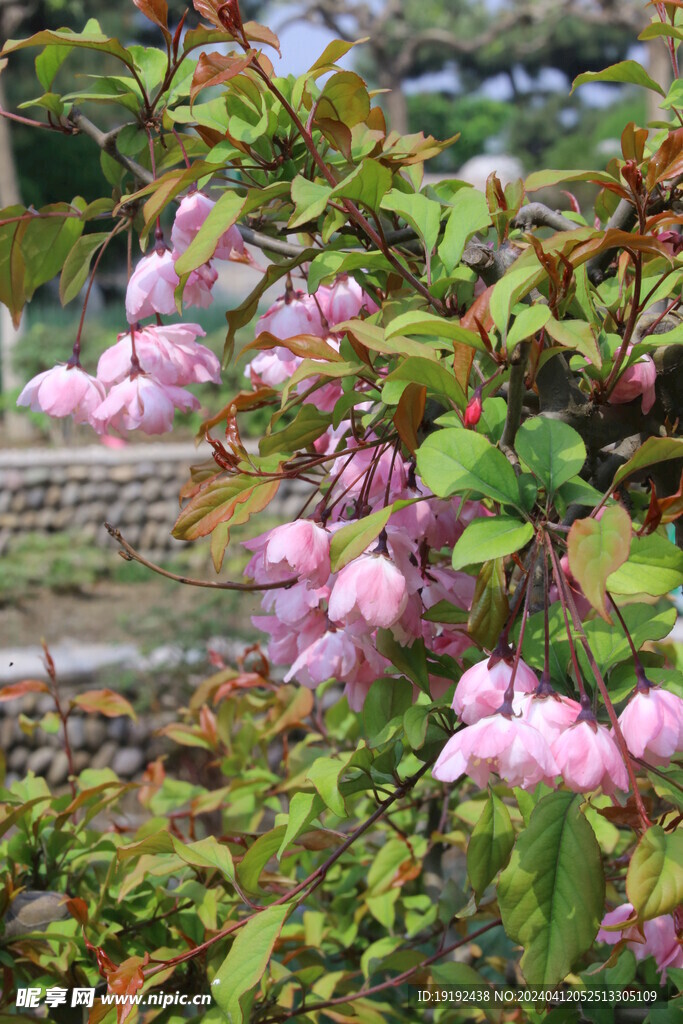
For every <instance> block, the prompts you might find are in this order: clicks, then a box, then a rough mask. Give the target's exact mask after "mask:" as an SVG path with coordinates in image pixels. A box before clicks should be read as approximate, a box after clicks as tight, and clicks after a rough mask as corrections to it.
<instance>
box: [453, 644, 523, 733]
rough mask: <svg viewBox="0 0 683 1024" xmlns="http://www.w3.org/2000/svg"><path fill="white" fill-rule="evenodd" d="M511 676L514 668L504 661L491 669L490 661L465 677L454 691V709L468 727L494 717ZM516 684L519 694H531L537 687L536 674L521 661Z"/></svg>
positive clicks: (475, 666)
mask: <svg viewBox="0 0 683 1024" xmlns="http://www.w3.org/2000/svg"><path fill="white" fill-rule="evenodd" d="M511 676H512V665H511V664H508V663H507V662H506V661H503V660H502V659H501V660H500V661H496V663H495V664H494V665H491V666H490V659H489V658H486V659H484V661H479V662H477V664H476V665H472V667H471V668H468V669H467V671H466V672H464V673H463V674H462V676H461V678H460V682H459V683H458V685H457V687H456V689H455V696H454V697H453V710H454V711H455V713H456V714H457V715H458V717H459V718H461V719H462V721H463V722H466V723H467V725H473V724H474V723H475V722H478V721H479V719H480V718H484V717H485V716H486V715H492V714H493V713H494V712H495V711H497V710H498V708H499V707H500V706H501V704H502V703H503V695H504V693H505V691H506V690H507V688H508V684H509V682H510V677H511ZM514 685H515V690H516V691H517V692H518V693H531V692H532V691H533V690H535V689H536V687H537V686H538V677H537V676H536V674H535V672H534V671H533V670H532V669H530V668H529V666H528V665H527V664H526V663H525V662H524V661H522V659H521V658H520V659H519V665H518V666H517V675H516V676H515V684H514Z"/></svg>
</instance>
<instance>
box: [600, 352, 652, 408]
mask: <svg viewBox="0 0 683 1024" xmlns="http://www.w3.org/2000/svg"><path fill="white" fill-rule="evenodd" d="M632 348H633V346H629V348H628V354H629V355H630V353H631V350H632ZM656 379H657V369H656V367H655V364H654V363H653V361H652V359H651V357H650V356H648V355H646V354H644V355H642V356H641V357H640V358H639V359H638V360H637V362H635V363H631V365H630V366H629V367H627V369H626V370H624V372H623V373H622V374H621V376H620V377H619V379H618V381H617V383H616V384H615V386H614V389H613V391H612V393H611V394H610V396H609V399H608V401H609V402H611V403H612V405H623V404H624V403H625V402H632V401H633V400H634V399H635V398H640V397H641V396H642V402H641V408H642V410H643V415H647V414H648V413H649V411H650V409H651V408H652V406H653V405H654V404H655V398H656V397H657V396H656V394H655V381H656Z"/></svg>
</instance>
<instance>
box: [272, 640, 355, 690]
mask: <svg viewBox="0 0 683 1024" xmlns="http://www.w3.org/2000/svg"><path fill="white" fill-rule="evenodd" d="M357 661H358V652H357V650H356V647H355V644H354V643H353V640H352V639H351V637H350V636H349V635H348V634H347V633H346V632H345V631H344V630H339V631H337V630H334V631H333V630H328V631H327V632H326V633H323V635H322V636H321V637H319V638H318V639H317V640H314V641H313V643H312V644H311V645H310V647H307V648H306V649H305V650H304V651H302V652H301V654H300V655H299V657H298V658H297V659H296V661H295V662H294V664H293V665H292V667H291V668H290V670H289V672H288V673H287V675H286V676H285V682H286V683H288V682H289V681H290V679H294V678H295V677H296V679H297V680H298V682H300V683H302V684H303V685H304V686H308V687H311V688H313V687H315V686H318V685H319V684H320V683H324V682H325V680H326V679H346V678H347V677H348V676H349V675H351V674H352V673H353V671H354V669H355V667H356V663H357Z"/></svg>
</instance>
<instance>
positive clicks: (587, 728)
mask: <svg viewBox="0 0 683 1024" xmlns="http://www.w3.org/2000/svg"><path fill="white" fill-rule="evenodd" d="M551 750H552V752H553V756H554V758H555V760H556V761H557V764H558V766H559V769H560V773H561V775H562V778H563V779H564V782H565V785H566V786H567V787H568V788H569V789H573V790H574V792H575V793H589V792H590V791H591V790H593V789H597V788H598V786H601V787H602V790H603V792H604V793H606V794H607V795H608V796H610V795H611V794H612V793H614V790H615V789H621V790H623V791H624V792H626V791H627V790H628V775H627V773H626V768H625V766H624V762H623V760H622V758H621V754H620V753H619V749H618V747H617V745H616V743H615V742H614V740H613V739H612V736H611V734H610V731H609V729H607V727H606V726H604V725H600V724H598V722H596V721H590V720H587V719H583V720H582V721H577V722H575V723H574V724H573V725H571V726H570V727H569V728H568V729H566V730H565V731H564V732H563V733H561V734H560V735H559V736H558V737H557V739H555V740H553V742H552V744H551Z"/></svg>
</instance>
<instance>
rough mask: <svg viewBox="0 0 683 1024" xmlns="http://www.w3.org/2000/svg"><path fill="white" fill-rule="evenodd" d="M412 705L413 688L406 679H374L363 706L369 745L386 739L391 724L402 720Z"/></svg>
mask: <svg viewBox="0 0 683 1024" xmlns="http://www.w3.org/2000/svg"><path fill="white" fill-rule="evenodd" d="M412 703H413V688H412V686H411V684H410V682H409V681H408V680H407V679H386V678H385V679H376V680H375V682H374V683H373V684H372V686H371V687H370V690H369V692H368V695H367V697H366V698H365V703H364V704H363V723H364V726H365V734H366V735H367V737H368V739H369V741H370V743H372V744H377V743H381V742H383V741H384V740H385V739H387V738H388V736H389V734H390V733H391V730H392V724H393V723H394V722H395V721H396V719H399V718H403V715H404V714H405V713H406V711H407V710H408V708H409V707H411V706H412Z"/></svg>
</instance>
